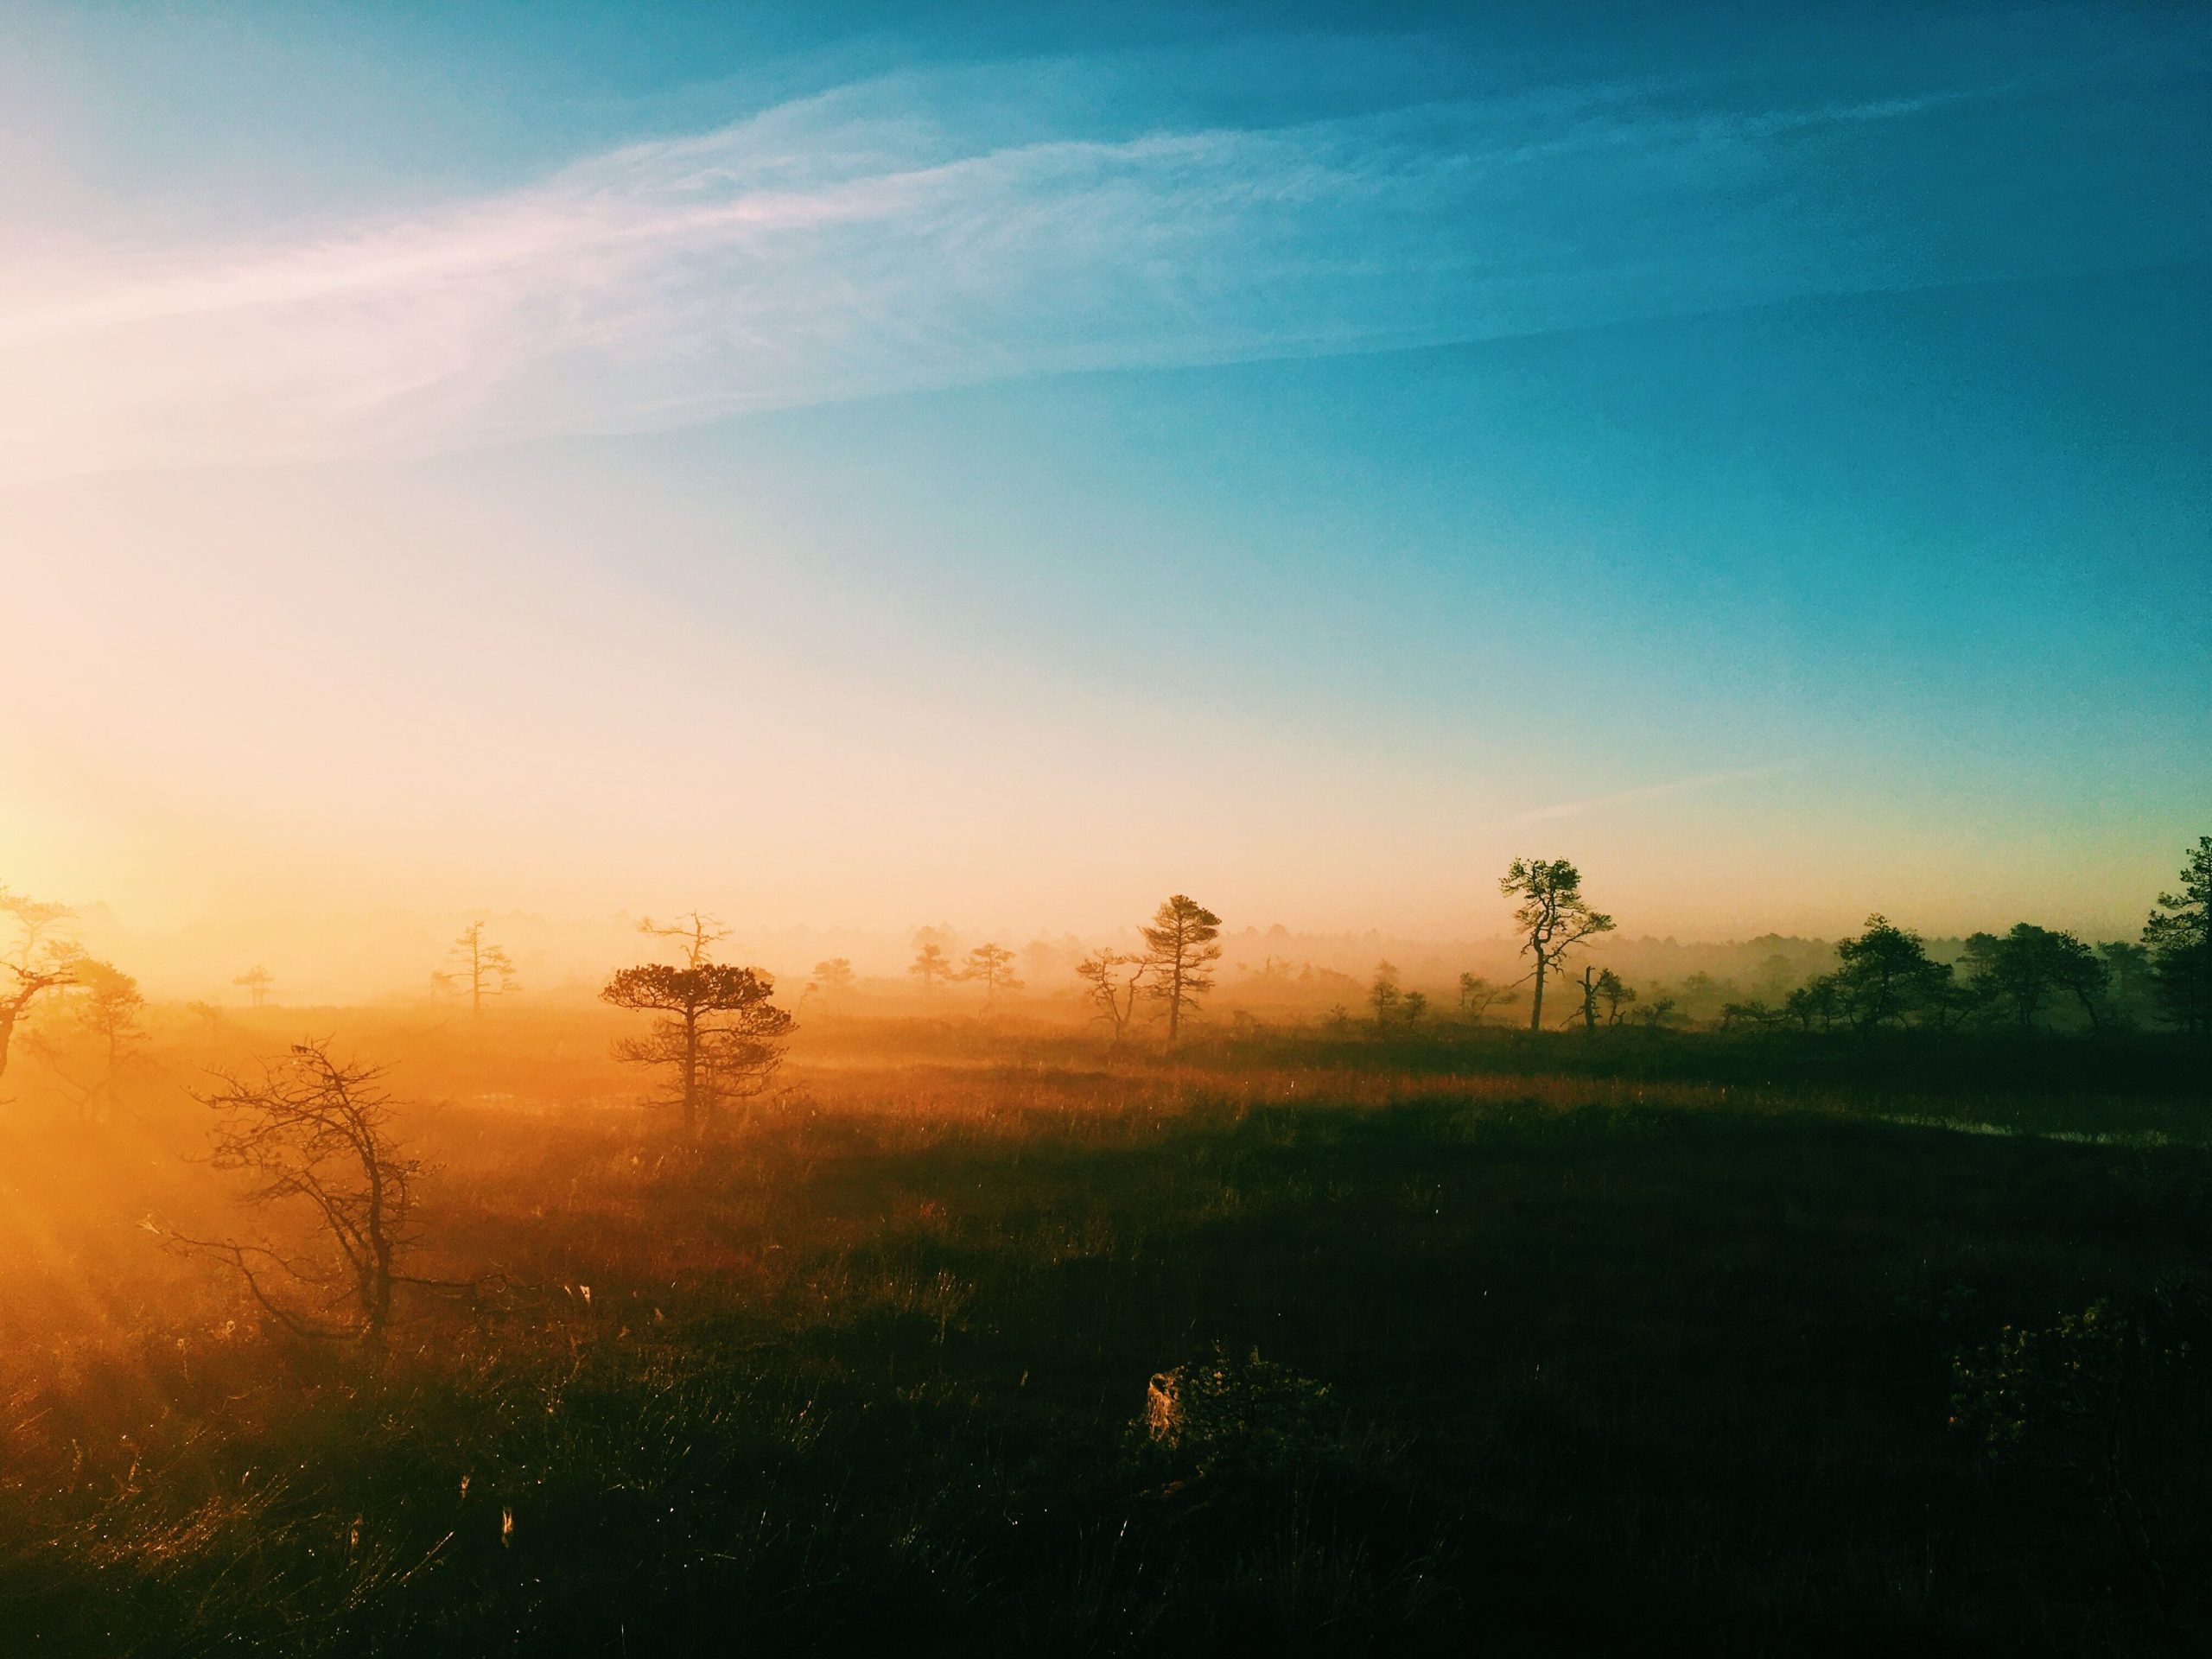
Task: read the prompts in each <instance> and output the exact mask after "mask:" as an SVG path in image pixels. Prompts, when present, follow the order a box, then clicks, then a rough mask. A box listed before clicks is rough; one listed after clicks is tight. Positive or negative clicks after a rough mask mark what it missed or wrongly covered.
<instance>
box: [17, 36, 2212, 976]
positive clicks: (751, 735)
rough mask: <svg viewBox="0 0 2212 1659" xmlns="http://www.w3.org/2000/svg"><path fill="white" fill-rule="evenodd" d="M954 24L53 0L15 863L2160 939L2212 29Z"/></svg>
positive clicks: (38, 77) (217, 911) (574, 890)
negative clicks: (1573, 869)
mask: <svg viewBox="0 0 2212 1659" xmlns="http://www.w3.org/2000/svg"><path fill="white" fill-rule="evenodd" d="M908 10H912V9H909V8H894V7H890V6H876V7H858V6H855V7H844V8H839V7H828V8H824V7H822V6H817V5H809V6H792V7H790V8H788V9H783V10H779V9H772V8H767V7H757V8H733V7H715V8H707V7H701V8H698V9H696V10H692V9H688V8H684V7H681V6H658V7H653V8H641V7H634V6H607V7H601V8H582V7H559V6H537V5H531V6H524V5H519V4H518V5H512V6H500V5H485V4H476V5H471V6H468V7H465V8H463V7H433V6H429V5H424V6H420V7H413V6H394V5H385V6H378V7H374V8H371V7H367V6H362V7H359V8H348V9H340V8H329V7H321V6H315V5H307V4H296V3H294V4H286V5H281V6H279V5H274V4H271V5H268V6H251V7H250V6H222V5H218V4H212V3H210V4H194V5H181V4H179V5H174V6H168V7H144V6H131V7H124V6H113V7H107V6H92V5H83V4H79V5H71V6H53V7H48V6H43V5H36V4H31V5H26V4H23V3H19V0H0V226H4V227H5V231H4V235H0V696H4V699H5V703H4V711H0V880H7V881H10V882H12V883H13V884H14V885H16V886H17V887H28V888H31V889H34V890H37V891H40V892H42V893H52V894H54V895H56V896H60V897H65V898H71V899H106V900H109V901H111V902H112V903H113V904H114V905H115V906H117V907H118V909H120V910H123V911H124V912H129V913H132V914H135V915H138V916H141V917H143V918H148V921H149V925H172V924H176V923H181V922H183V921H186V920H188V919H191V918H204V917H210V916H216V915H232V916H236V917H238V918H242V921H241V925H259V924H258V923H257V921H256V919H255V918H267V917H270V916H273V915H277V914H288V915H291V916H294V917H295V918H296V917H299V916H303V915H309V914H314V913H327V912H329V911H331V910H333V909H335V908H340V907H345V908H359V907H363V906H385V905H395V906H418V907H427V908H430V909H441V908H460V907H465V906H490V907H493V908H509V907H529V908H533V909H537V910H540V911H543V912H550V913H575V914H601V913H604V912H606V911H607V910H608V909H610V908H612V907H614V906H623V905H628V906H634V907H639V908H653V907H659V908H664V909H665V908H671V907H680V906H685V905H689V904H691V903H703V904H708V905H710V906H716V907H720V908H722V909H724V910H725V911H728V912H736V913H740V914H742V915H746V916H749V917H756V918H761V919H762V920H763V921H764V922H775V923H782V922H791V921H800V920H805V921H815V922H823V923H828V924H835V925H852V926H858V927H874V928H892V927H899V926H904V925H907V924H910V923H912V922H918V921H924V920H937V919H940V918H951V919H954V920H957V921H959V922H962V923H963V924H964V925H973V926H976V927H978V928H985V927H994V928H995V927H1001V926H1003V927H1005V928H1007V929H1010V930H1020V929H1027V928H1037V927H1043V926H1048V925H1049V926H1052V927H1055V928H1058V927H1070V928H1075V929H1077V930H1082V929H1084V928H1090V927H1096V926H1099V925H1104V924H1106V923H1108V922H1109V921H1113V920H1119V919H1122V918H1126V917H1127V916H1128V914H1129V913H1131V912H1133V911H1135V910H1141V909H1143V908H1145V907H1147V906H1149V905H1150V903H1152V902H1153V901H1154V900H1155V899H1157V898H1158V897H1159V896H1160V894H1162V893H1166V891H1168V890H1170V889H1177V888H1181V889H1188V890H1189V891H1192V892H1193V893H1198V894H1199V895H1200V896H1202V897H1204V898H1205V899H1207V901H1208V902H1210V903H1211V904H1213V905H1214V906H1215V907H1216V908H1217V909H1220V910H1222V911H1223V912H1224V913H1226V914H1228V915H1230V917H1231V918H1232V919H1233V920H1234V921H1236V922H1237V923H1239V924H1242V923H1243V922H1246V921H1253V922H1259V923H1262V924H1264V923H1267V922H1271V921H1276V920H1281V921H1285V922H1287V923H1289V924H1291V925H1294V926H1311V927H1317V928H1340V927H1351V926H1361V927H1363V926H1365V925H1370V924H1373V925H1378V926H1381V927H1383V928H1384V929H1385V930H1386V931H1396V932H1400V933H1411V934H1415V935H1421V934H1433V935H1435V936H1452V935H1462V936H1463V935H1469V934H1486V933H1489V932H1491V931H1496V929H1497V926H1498V925H1499V923H1500V921H1501V919H1502V917H1503V906H1502V904H1501V901H1500V900H1499V899H1498V898H1497V890H1496V884H1495V879H1496V874H1497V869H1498V868H1499V867H1500V866H1502V864H1503V861H1504V860H1505V859H1506V858H1507V857H1508V856H1510V855H1511V854H1513V853H1515V852H1521V851H1526V852H1530V853H1536V854H1544V855H1568V856H1572V857H1574V858H1576V859H1577V860H1579V861H1580V863H1581V864H1582V865H1583V868H1584V869H1585V872H1586V877H1587V879H1588V881H1589V883H1590V886H1591V887H1592V892H1593V895H1594V896H1595V897H1596V898H1598V899H1599V900H1600V901H1601V902H1602V903H1604V904H1605V905H1606V906H1607V907H1609V908H1611V909H1612V910H1613V911H1615V912H1617V913H1618V915H1619V916H1620V918H1621V919H1622V922H1623V924H1624V926H1625V927H1627V928H1629V929H1630V931H1635V932H1645V931H1649V932H1655V933H1665V932H1676V933H1681V934H1683V935H1686V936H1688V935H1700V936H1720V935H1726V934H1732V933H1749V932H1757V931H1765V930H1767V929H1769V928H1776V929H1781V930H1783V931H1791V930H1796V931H1834V930H1836V929H1838V928H1840V927H1841V926H1844V925H1847V924H1849V923H1851V922H1853V921H1854V920H1855V919H1856V918H1859V917H1860V916H1862V915H1864V914H1865V912H1866V911H1868V910H1869V909H1872V908H1875V907H1880V908H1883V909H1885V910H1887V911H1889V912H1891V914H1893V915H1895V916H1897V917H1898V918H1901V919H1904V920H1906V921H1909V922H1912V923H1916V924H1917V925H1923V926H1925V927H1928V928H1929V929H1931V930H1934V931H1950V930H1955V929H1960V928H1965V927H1972V926H1981V925H2002V924H2005V923H2009V922H2010V921H2012V920H2014V919H2017V918H2020V917H2023V916H2025V917H2030V918H2035V919H2038V920H2043V921H2046V922H2050V923H2052V924H2054V925H2074V926H2080V927H2084V928H2088V929H2092V930H2094V931H2106V932H2110V931H2119V930H2120V929H2121V928H2123V927H2132V925H2133V922H2134V921H2136V920H2138V919H2139V915H2140V912H2141V911H2142V910H2143V908H2144V907H2145V905H2146V903H2147V902H2148V900H2149V899H2150V897H2151V895H2152V892H2153V891H2154V890H2155V889H2156V887H2158V885H2159V884H2160V883H2161V882H2164V881H2169V880H2171V872H2172V869H2173V868H2174V867H2175V865H2176V864H2177V861H2178V858H2179V855H2180V852H2181V849H2182V847H2183V843H2184V842H2185V841H2186V840H2188V839H2190V838H2193V836H2196V834H2198V833H2202V832H2203V831H2205V830H2207V829H2212V606H2208V604H2207V597H2208V594H2212V329H2209V328H2208V327H2207V326H2206V317H2207V315H2208V302H2212V213H2208V211H2207V208H2206V206H2205V203H2206V202H2207V201H2208V200H2212V16H2209V15H2208V14H2207V13H2206V12H2205V11H2203V10H2201V9H2199V8H2195V7H2189V6H2183V5H2172V4H2158V5H2146V6H2144V7H2141V8H2139V9H2138V8H2130V7H2126V6H2120V5H2109V4H2107V5H2098V6H2094V7H2066V6H2056V7H2018V6H1979V5H1977V6H1943V5H1929V4H1914V5H1910V6H1898V7H1896V8H1893V9H1892V8H1884V7H1878V6H1870V5H1867V4H1864V3H1861V4H1856V5H1853V6H1850V7H1847V8H1846V7H1838V8H1835V9H1834V10H1832V11H1822V10H1820V9H1817V8H1804V7H1791V8H1775V7H1770V6H1755V5H1749V4H1746V5H1740V6H1726V7H1719V6H1699V7H1692V6H1661V5H1644V6H1635V5H1611V6H1605V7H1596V6H1592V7H1586V8H1585V7H1576V6H1573V5H1564V6H1562V5H1558V4H1542V5H1539V4H1535V3H1530V4H1526V5H1504V6H1484V7H1474V6H1469V5H1459V6H1452V7H1447V8H1438V9H1435V10H1427V9H1423V8H1419V7H1414V6H1400V7H1389V6H1383V7H1377V6H1374V5H1366V6H1362V7H1359V8H1357V9H1356V10H1354V9H1346V10H1341V11H1331V10H1325V9H1322V8H1319V7H1305V8H1300V7H1295V6H1282V5H1271V6H1267V7H1257V6H1255V7H1250V8H1243V9H1238V8H1221V9H1216V10H1204V9H1198V10H1193V9H1190V8H1182V7H1178V8H1173V9H1170V8H1164V7H1163V8H1156V9H1147V8H1145V7H1141V6H1136V7H1132V6H1128V5H1118V6H1115V7H1112V8H1101V9H1097V10H1082V9H1077V8H1042V7H1034V6H1027V5H1022V6H1007V7H1003V8H1001V7H985V6H969V7H957V8H952V9H950V10H944V11H942V12H940V13H938V15H937V16H935V18H934V19H933V21H932V22H931V24H930V25H929V27H928V28H927V29H919V28H917V27H914V26H912V25H910V24H908V23H906V22H902V21H901V20H900V19H901V14H902V13H903V12H906V11H908ZM1782 11H1787V12H1788V13H1789V16H1788V17H1786V18H1783V17H1778V16H1775V15H1774V14H1775V13H1777V12H1782ZM645 14H650V15H645Z"/></svg>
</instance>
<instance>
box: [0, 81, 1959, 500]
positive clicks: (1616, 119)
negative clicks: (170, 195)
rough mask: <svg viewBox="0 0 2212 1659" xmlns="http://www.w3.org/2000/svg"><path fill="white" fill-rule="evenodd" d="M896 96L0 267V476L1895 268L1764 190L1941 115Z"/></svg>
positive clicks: (1385, 341) (848, 386)
mask: <svg viewBox="0 0 2212 1659" xmlns="http://www.w3.org/2000/svg"><path fill="white" fill-rule="evenodd" d="M971 73H972V72H971ZM1002 73H1005V74H1007V75H1008V76H1015V75H1019V74H1020V73H1021V72H1020V70H1019V69H1018V68H1009V69H1007V70H1006V71H1004V72H1002ZM913 92H914V88H913V87H912V86H911V85H906V84H902V83H899V82H888V83H875V84H873V85H870V86H863V87H857V88H852V89H848V90H847V91H845V92H841V93H837V94H833V95H830V96H828V97H825V98H819V99H809V100H805V101H803V102H799V103H795V104H791V105H785V106H782V107H780V108H778V109H774V110H771V111H767V112H766V113H764V114H762V115H760V116H757V117H755V118H751V119H748V120H746V121H742V122H740V123H737V124H733V125H730V126H727V127H724V128H721V129H720V130H715V131H712V132H708V133H705V134H702V135H699V136H696V137H686V138H682V139H677V140H669V141H662V142H654V143H641V144H637V145H633V146H631V147H628V148H625V149H619V150H616V151H613V152H612V153H610V154H607V155H605V156H600V157H597V158H595V159H593V160H591V161H588V162H584V163H582V164H579V165H575V166H572V167H569V168H566V169H564V170H562V171H559V172H557V173H555V174H553V175H550V176H549V177H547V178H545V179H543V180H542V181H539V182H537V183H536V184H534V185H532V186H530V187H529V188H522V189H518V190H515V191H512V192H511V193H507V194H499V195H493V196H488V197H483V198H480V199H475V200H461V201H455V202H454V203H452V204H450V205H448V206H446V207H442V208H440V209H437V210H435V211H433V212H429V213H421V214H417V215H415V216H412V217H406V218H394V219H388V220H385V221H381V222H376V223H365V224H359V225H354V226H340V227H337V228H334V229H325V230H322V231H321V232H318V233H315V234H313V235H305V236H299V237H296V238H285V237H283V236H270V237H268V238H264V239H259V240H254V241H249V242H245V243H238V244H234V245H208V246H185V247H176V246H164V247H158V248H152V249H113V250H107V251H99V252H85V251H79V252H78V253H76V254H74V255H73V256H71V257H67V258H66V259H59V260H57V259H56V258H55V257H54V256H52V255H51V254H49V256H48V257H47V259H46V260H45V261H44V262H43V263H42V264H40V265H39V266H37V267H35V268H30V267H22V268H18V269H16V270H12V271H10V270H5V269H4V268H0V481H5V480H11V479H12V480H22V479H26V478H37V477H41V476H51V475H54V474H67V473H71V472H79V471H85V470H91V469H99V468H105V467H118V466H138V465H176V464H189V463H193V462H199V461H252V460H262V459H283V458H294V457H314V456H320V455H328V454H390V453H406V452H414V451H422V450H428V449H438V448H451V447H456V446H465V445H469V444H475V443H481V442H496V441H499V440H503V439H506V438H512V437H519V436H527V435H540V434H547V433H559V432H571V431H588V430H625V429H630V430H634V429H651V428H654V427H658V426H666V425H671V424H680V423H687V422H693V421H698V420H702V419H709V418H714V417H716V416H722V415H726V414H731V413H736V412H741V411H746V410H761V409H768V408H774V407H779V406H786V405H791V404H804V403H813V402H821V401H827V400H831V399H836V398H841V397H854V396H861V395H868V394H874V393H881V392H892V391H906V390H912V389H918V388H925V387H933V386H942V385H953V384H958V383H963V382H974V381H978V380H986V379H993V378H1003V377H1009V376H1020V375H1031V374H1038V373H1046V372H1058V371H1065V370H1076V369H1091V368H1108V367H1116V366H1132V365H1171V364H1185V363H1198V362H1207V361H1219V360H1231V359H1245V358H1255V357H1262V356H1271V355H1292V354H1301V353H1329V352H1342V351H1349V350H1360V349H1370V348H1379V347H1385V346H1400V345H1412V344H1421V343H1434V342H1442V341H1448V340H1469V339H1478V338H1483V337H1487V336H1494V335H1501V334H1516V333H1524V332H1531V331H1535V330H1541V329H1546V328H1552V327H1562V326H1572V325H1574V324H1580V323H1587V322H1593V321H1607V320H1611V319H1615V318H1618V317H1623V316H1632V315H1642V314H1649V313H1651V312H1656V311H1667V310H1679V309H1694V308H1707V307H1713V306H1719V305H1727V304H1734V303H1742V302H1752V301H1758V300H1762V299H1768V298H1772V297H1776V296H1779V295H1783V294H1789V293H1795V292H1801V291H1805V290H1807V289H1819V288H1830V287H1850V286H1863V285H1867V284H1872V283H1885V282H1890V281H1894V280H1897V279H1898V278H1899V277H1900V274H1901V272H1900V270H1899V267H1898V264H1897V257H1896V256H1895V253H1894V251H1893V250H1891V249H1888V248H1887V247H1885V245H1883V244H1882V242H1881V240H1880V238H1872V239H1870V238H1867V237H1866V235H1865V234H1863V232H1864V229H1865V227H1864V226H1859V225H1858V224H1856V223H1855V222H1852V221H1851V216H1850V214H1849V213H1848V211H1847V208H1845V207H1839V205H1838V204H1835V203H1833V202H1826V203H1822V202H1814V203H1811V204H1809V205H1808V201H1807V200H1806V198H1805V196H1804V194H1803V192H1802V190H1801V189H1799V188H1796V184H1795V183H1793V179H1792V175H1791V172H1790V169H1791V168H1802V166H1803V152H1804V143H1803V141H1804V138H1805V136H1806V135H1807V134H1808V133H1809V134H1815V135H1818V134H1821V133H1823V132H1827V133H1834V132H1835V131H1837V130H1843V129H1848V128H1850V127H1853V126H1864V125H1866V124H1887V123H1894V122H1897V121H1900V120H1904V119H1908V118H1911V117H1912V116H1914V115H1916V114H1917V113H1918V112H1920V111H1923V110H1924V109H1926V108H1928V107H1929V105H1931V104H1932V103H1934V102H1936V101H1940V100H1929V99H1921V100H1914V101H1910V102H1897V103H1887V104H1877V105H1859V106H1853V107H1848V108H1840V109H1816V110H1806V111H1795V112H1780V113H1777V112H1771V111H1769V112H1764V113H1761V114H1758V115H1754V116H1745V115H1741V114H1736V115H1726V116H1724V115H1699V114H1683V113H1681V112H1680V111H1674V112H1669V113H1665V114H1662V113H1658V112H1656V110H1655V108H1654V107H1653V106H1651V105H1649V104H1648V103H1645V102H1643V101H1641V100H1639V99H1638V98H1637V96H1635V95H1634V94H1632V93H1631V92H1627V91H1624V90H1622V89H1617V88H1598V89H1591V90H1585V91H1580V92H1553V93H1547V94H1543V95H1541V96H1529V97H1516V98H1512V99H1472V100H1466V101H1461V102H1450V103H1431V104H1424V105H1419V106H1415V107H1410V108H1403V109H1395V110H1388V111H1379V112H1368V113H1362V114H1357V115H1351V116H1344V117H1338V118H1332V119H1327V120H1321V121H1315V122H1312V123H1307V124H1297V125H1289V126H1282V127H1276V128H1269V129H1259V130H1255V129H1226V128H1214V129H1203V130H1160V131H1155V132H1151V133H1146V134H1142V135H1139V136H1135V137H1119V138H1116V139H1113V140H1111V141H1102V140H1098V139H1094V138H1086V137H1082V136H1079V135H1076V136H1071V135H1069V134H1066V133H1057V132H1052V131H1051V130H1039V131H1036V132H1034V133H1033V134H1032V135H1030V136H1027V137H1019V138H1014V139H1009V138H1007V136H1006V134H1005V132H1004V130H1003V128H1004V123H1003V122H1002V121H1001V122H1000V123H998V124H996V126H995V128H994V130H993V134H992V137H991V140H990V141H989V142H988V143H985V142H982V141H981V140H978V139H974V138H967V137H963V132H962V130H961V129H960V125H959V123H958V122H957V119H955V118H950V117H948V116H946V115H944V114H942V113H939V114H926V113H918V112H917V111H926V110H928V109H930V108H931V99H926V98H917V97H914V96H912V93H913ZM937 102H938V104H940V105H941V104H942V102H943V100H941V99H939V100H937ZM1784 137H1789V138H1792V139H1793V140H1795V141H1796V142H1795V143H1792V144H1791V145H1790V146H1789V147H1788V153H1785V148H1784V146H1783V143H1782V141H1783V138H1784Z"/></svg>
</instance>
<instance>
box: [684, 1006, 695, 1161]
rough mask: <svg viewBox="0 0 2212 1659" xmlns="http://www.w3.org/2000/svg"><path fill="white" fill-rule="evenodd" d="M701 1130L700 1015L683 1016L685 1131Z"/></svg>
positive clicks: (689, 1133) (686, 1132) (686, 1133)
mask: <svg viewBox="0 0 2212 1659" xmlns="http://www.w3.org/2000/svg"><path fill="white" fill-rule="evenodd" d="M698 1132H699V1016H698V1015H697V1014H696V1013H694V1014H685V1015H684V1016H683V1133H684V1134H685V1135H696V1134H698Z"/></svg>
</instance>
